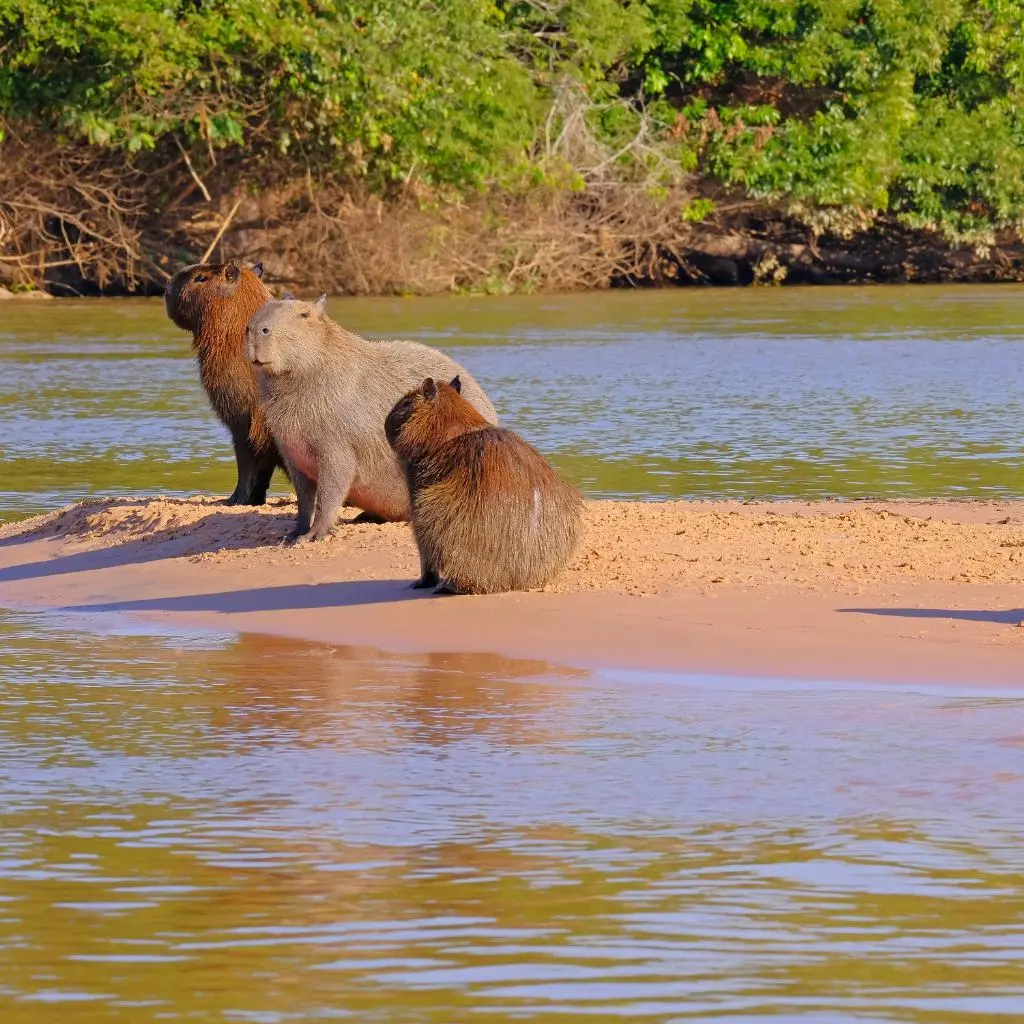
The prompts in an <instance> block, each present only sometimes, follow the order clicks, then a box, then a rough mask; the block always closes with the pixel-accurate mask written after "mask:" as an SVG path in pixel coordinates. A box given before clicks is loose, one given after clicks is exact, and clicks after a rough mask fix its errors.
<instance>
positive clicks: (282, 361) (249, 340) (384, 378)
mask: <svg viewBox="0 0 1024 1024" xmlns="http://www.w3.org/2000/svg"><path fill="white" fill-rule="evenodd" d="M246 356H247V357H248V359H249V360H250V361H251V362H253V363H255V364H256V366H257V369H258V370H259V371H260V373H259V376H260V384H261V393H262V397H263V400H264V415H265V418H266V423H267V427H268V429H269V430H270V433H271V436H272V437H273V438H274V441H275V443H276V444H277V446H278V450H279V451H280V452H281V455H282V457H283V459H284V462H285V465H286V467H287V469H288V475H289V476H290V477H291V479H292V482H293V484H294V485H295V491H296V496H297V498H298V502H299V516H298V520H297V521H296V524H295V532H294V534H293V536H294V537H299V536H307V537H308V539H311V540H319V539H321V538H323V537H326V536H327V535H328V534H329V533H330V531H331V529H332V528H333V527H334V525H335V523H336V522H337V519H338V514H339V512H340V511H341V508H342V506H343V505H345V504H348V505H351V506H353V507H356V508H360V509H363V510H364V511H365V512H366V513H369V514H370V516H375V517H379V518H381V519H387V520H408V518H409V514H410V508H409V488H408V484H407V482H406V476H405V472H404V471H403V469H402V468H401V466H400V465H399V462H398V459H397V457H396V456H395V453H394V451H393V450H392V448H391V446H390V445H389V444H388V442H387V438H386V437H385V435H384V420H385V418H386V416H387V414H388V413H389V412H390V411H391V409H392V407H393V406H394V404H395V403H396V402H397V401H398V400H399V399H400V398H401V397H402V396H403V395H405V394H406V393H407V392H408V391H410V390H411V389H412V388H414V387H416V386H418V385H420V384H422V382H423V380H424V378H426V377H439V378H441V379H443V380H449V379H450V378H452V377H454V376H455V375H456V374H458V375H459V376H460V378H461V379H462V382H463V390H462V393H463V395H464V396H465V397H466V398H467V399H468V400H469V401H470V402H472V403H473V405H474V406H476V408H477V409H478V410H479V411H480V413H481V415H482V416H484V417H485V418H486V419H487V420H488V421H489V422H491V423H497V420H498V416H497V413H496V412H495V410H494V406H493V405H492V404H491V402H490V400H489V399H488V398H487V396H486V395H485V394H484V392H483V389H482V388H481V387H480V385H479V384H477V382H476V381H475V380H474V379H473V377H472V376H471V375H470V374H469V373H468V372H467V371H466V370H465V369H464V368H463V367H462V366H460V365H459V364H458V363H456V362H455V361H454V360H452V359H451V358H449V357H448V356H446V355H445V354H444V353H443V352H439V351H437V349H433V348H429V347H428V346H426V345H421V344H419V343H417V342H413V341H367V340H366V339H365V338H361V337H359V336H358V335H356V334H352V333H351V332H350V331H346V330H345V329H344V328H343V327H341V326H340V325H339V324H336V323H335V322H334V321H333V320H331V319H330V317H329V316H327V313H326V310H325V297H324V296H321V297H320V299H319V300H318V301H317V302H316V303H308V302H302V301H298V300H294V299H288V300H280V301H275V300H272V301H269V302H267V303H266V304H265V305H264V306H263V307H262V308H261V309H260V310H259V311H258V312H257V313H256V314H255V315H254V316H253V318H252V319H251V320H250V321H249V325H248V327H247V329H246ZM309 464H312V465H313V466H314V467H315V469H316V471H317V474H318V478H317V480H316V481H314V480H313V479H312V478H311V477H310V475H309V474H308V473H306V472H305V471H304V469H303V466H304V465H305V466H306V467H307V468H308V467H309Z"/></svg>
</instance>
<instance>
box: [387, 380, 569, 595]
mask: <svg viewBox="0 0 1024 1024" xmlns="http://www.w3.org/2000/svg"><path fill="white" fill-rule="evenodd" d="M460 392H461V382H460V380H459V378H458V377H455V379H454V380H452V382H451V384H444V383H435V381H434V380H433V379H431V378H429V377H428V378H427V379H426V380H425V381H424V382H423V385H422V386H421V387H419V388H417V389H416V390H415V391H410V392H409V394H407V395H406V396H405V397H404V398H403V399H402V400H401V401H400V402H398V404H397V405H396V406H395V407H394V409H392V410H391V412H390V413H389V414H388V418H387V420H386V422H385V425H384V431H385V433H386V434H387V438H388V441H389V443H390V444H391V446H392V447H393V448H394V449H395V452H396V453H397V455H398V458H399V461H400V462H401V463H402V465H403V466H404V467H405V470H406V474H407V477H408V481H409V492H410V494H411V495H412V528H413V533H414V534H415V536H416V544H417V547H419V551H420V568H421V570H422V575H421V576H420V578H419V580H418V581H417V582H416V583H414V584H413V586H414V587H432V586H436V587H437V591H438V592H451V593H459V594H493V593H499V592H501V591H505V590H528V589H530V588H531V587H540V586H543V585H544V584H545V583H548V582H549V581H550V580H552V579H553V578H554V577H555V576H557V575H558V573H559V572H561V570H562V569H563V568H565V566H566V564H567V563H568V562H569V560H570V559H571V558H572V556H573V553H574V552H575V550H576V547H577V545H578V544H579V541H580V537H581V535H582V531H583V499H582V498H581V496H580V494H579V492H578V491H577V490H576V489H575V488H573V487H570V486H569V485H568V484H566V483H565V482H563V481H562V480H561V479H560V478H559V477H558V474H556V473H555V471H554V470H553V469H552V468H551V466H550V465H548V463H547V461H545V459H544V457H543V456H542V455H541V454H540V452H538V451H537V449H536V448H534V447H533V446H532V445H529V444H527V443H526V441H524V440H523V439H522V438H521V437H520V436H519V435H518V434H515V433H513V432H512V431H511V430H504V429H502V428H500V427H495V426H492V425H491V424H490V423H488V422H487V421H486V420H485V419H484V418H483V417H482V416H481V415H480V414H479V413H478V412H477V411H476V409H474V408H473V406H472V405H471V404H470V403H469V402H467V401H466V399H465V398H463V397H462V395H461V394H460Z"/></svg>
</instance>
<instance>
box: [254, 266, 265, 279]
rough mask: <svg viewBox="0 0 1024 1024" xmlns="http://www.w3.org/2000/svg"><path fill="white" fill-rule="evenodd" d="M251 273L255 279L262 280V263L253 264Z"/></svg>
mask: <svg viewBox="0 0 1024 1024" xmlns="http://www.w3.org/2000/svg"><path fill="white" fill-rule="evenodd" d="M252 272H253V273H254V274H255V275H256V276H257V277H259V278H262V277H263V264H262V263H254V264H253V265H252Z"/></svg>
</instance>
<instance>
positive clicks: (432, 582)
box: [412, 572, 438, 590]
mask: <svg viewBox="0 0 1024 1024" xmlns="http://www.w3.org/2000/svg"><path fill="white" fill-rule="evenodd" d="M437 584H438V579H437V573H436V572H425V573H424V574H423V575H422V576H421V577H420V578H419V579H418V580H417V581H416V582H415V583H413V584H412V589H413V590H426V589H427V587H436V586H437Z"/></svg>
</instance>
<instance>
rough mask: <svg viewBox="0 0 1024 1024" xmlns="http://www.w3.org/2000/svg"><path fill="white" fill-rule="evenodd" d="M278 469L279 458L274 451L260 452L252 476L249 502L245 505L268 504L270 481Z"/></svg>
mask: <svg viewBox="0 0 1024 1024" xmlns="http://www.w3.org/2000/svg"><path fill="white" fill-rule="evenodd" d="M277 467H278V456H277V453H276V452H275V451H274V450H273V449H270V451H264V452H260V453H259V455H257V456H256V468H255V470H254V472H253V475H252V488H251V490H250V492H249V500H248V501H247V502H245V504H247V505H265V504H266V501H267V491H269V490H270V480H271V477H273V475H274V470H275V469H277Z"/></svg>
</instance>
